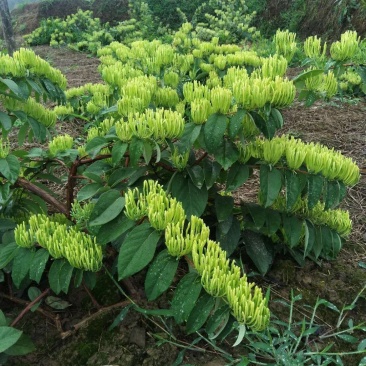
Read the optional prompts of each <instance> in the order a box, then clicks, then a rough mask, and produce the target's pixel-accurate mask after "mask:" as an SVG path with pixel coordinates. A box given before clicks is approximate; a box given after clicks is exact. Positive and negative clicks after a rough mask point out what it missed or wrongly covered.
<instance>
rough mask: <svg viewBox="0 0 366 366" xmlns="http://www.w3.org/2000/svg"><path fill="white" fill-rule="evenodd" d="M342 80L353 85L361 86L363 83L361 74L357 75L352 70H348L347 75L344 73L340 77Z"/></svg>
mask: <svg viewBox="0 0 366 366" xmlns="http://www.w3.org/2000/svg"><path fill="white" fill-rule="evenodd" d="M339 79H340V80H345V81H347V82H348V83H349V84H352V85H360V84H361V83H362V78H361V76H360V75H359V74H357V73H356V72H355V71H354V70H352V69H347V71H346V72H345V73H343V74H342V75H341V76H340V77H339Z"/></svg>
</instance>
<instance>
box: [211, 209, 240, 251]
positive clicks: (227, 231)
mask: <svg viewBox="0 0 366 366" xmlns="http://www.w3.org/2000/svg"><path fill="white" fill-rule="evenodd" d="M239 239H240V223H239V221H238V220H237V219H236V218H235V217H234V216H231V217H229V218H228V219H227V220H226V221H221V222H220V223H219V224H218V225H217V228H216V240H217V241H218V242H219V243H220V247H221V248H222V249H224V250H225V251H226V252H227V254H228V255H231V254H232V253H233V252H234V250H235V249H236V247H237V246H238V243H239Z"/></svg>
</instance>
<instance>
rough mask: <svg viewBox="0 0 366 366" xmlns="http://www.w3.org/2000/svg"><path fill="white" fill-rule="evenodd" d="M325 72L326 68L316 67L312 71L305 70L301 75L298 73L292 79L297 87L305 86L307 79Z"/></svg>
mask: <svg viewBox="0 0 366 366" xmlns="http://www.w3.org/2000/svg"><path fill="white" fill-rule="evenodd" d="M322 74H324V70H320V69H315V70H310V71H304V72H302V73H301V74H300V75H297V76H296V77H294V78H293V79H292V81H293V82H294V84H295V86H296V88H303V87H305V80H306V79H309V78H313V77H316V76H319V75H322Z"/></svg>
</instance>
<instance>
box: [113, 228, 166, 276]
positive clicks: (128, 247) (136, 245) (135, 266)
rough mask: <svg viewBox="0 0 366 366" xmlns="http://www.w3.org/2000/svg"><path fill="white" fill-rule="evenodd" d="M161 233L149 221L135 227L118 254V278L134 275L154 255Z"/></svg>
mask: <svg viewBox="0 0 366 366" xmlns="http://www.w3.org/2000/svg"><path fill="white" fill-rule="evenodd" d="M159 238H160V234H159V233H158V232H157V231H156V230H154V229H153V228H152V227H151V226H150V225H149V224H148V223H143V224H141V225H140V226H137V227H135V228H134V229H133V230H132V231H131V232H130V233H129V234H128V235H127V237H126V239H125V240H124V242H123V243H122V246H121V249H120V252H119V256H118V279H119V280H121V279H123V278H126V277H129V276H132V275H133V274H135V273H137V272H139V271H141V270H142V269H143V268H144V267H146V266H147V265H148V264H149V263H150V262H151V260H152V259H153V257H154V254H155V249H156V245H157V243H158V241H159Z"/></svg>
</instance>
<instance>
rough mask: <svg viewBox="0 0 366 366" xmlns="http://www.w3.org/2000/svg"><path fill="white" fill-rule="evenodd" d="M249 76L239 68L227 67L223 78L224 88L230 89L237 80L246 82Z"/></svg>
mask: <svg viewBox="0 0 366 366" xmlns="http://www.w3.org/2000/svg"><path fill="white" fill-rule="evenodd" d="M248 77H249V75H248V72H247V69H245V68H241V67H229V68H228V69H227V72H226V75H225V76H224V77H223V82H224V86H225V87H226V88H232V86H233V84H234V83H235V82H236V81H238V80H242V79H244V80H246V79H248Z"/></svg>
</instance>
